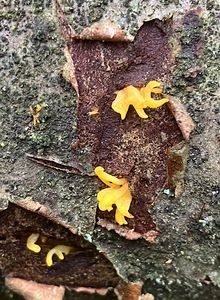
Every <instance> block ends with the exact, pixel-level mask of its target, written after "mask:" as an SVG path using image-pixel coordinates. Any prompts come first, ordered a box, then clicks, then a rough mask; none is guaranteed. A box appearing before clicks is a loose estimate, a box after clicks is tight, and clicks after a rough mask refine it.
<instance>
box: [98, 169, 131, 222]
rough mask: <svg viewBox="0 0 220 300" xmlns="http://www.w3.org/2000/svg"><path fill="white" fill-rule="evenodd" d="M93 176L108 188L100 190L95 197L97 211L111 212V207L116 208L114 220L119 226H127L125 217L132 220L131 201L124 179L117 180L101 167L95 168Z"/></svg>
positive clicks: (126, 182)
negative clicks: (97, 206)
mask: <svg viewBox="0 0 220 300" xmlns="http://www.w3.org/2000/svg"><path fill="white" fill-rule="evenodd" d="M95 174H96V175H97V176H98V177H99V179H100V180H101V181H102V182H104V183H105V184H106V185H107V186H109V188H106V189H103V190H101V191H100V192H99V193H98V195H97V200H98V205H99V209H100V210H102V211H105V210H107V211H111V210H112V209H113V207H112V205H113V204H115V206H116V213H115V220H116V222H117V223H118V224H119V225H123V224H127V221H126V220H125V217H127V218H133V216H132V215H131V214H130V213H129V211H128V210H129V208H130V204H131V200H132V196H131V192H130V190H129V187H128V181H127V179H125V178H121V179H118V178H117V177H115V176H112V175H109V174H108V173H106V172H105V171H104V169H103V168H102V167H97V168H95Z"/></svg>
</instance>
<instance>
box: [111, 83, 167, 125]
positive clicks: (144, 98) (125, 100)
mask: <svg viewBox="0 0 220 300" xmlns="http://www.w3.org/2000/svg"><path fill="white" fill-rule="evenodd" d="M152 93H154V94H161V93H162V89H161V88H160V83H159V82H157V81H150V82H149V83H148V84H147V85H146V86H145V87H142V88H137V87H134V86H132V85H129V86H127V87H125V88H123V89H122V90H120V91H118V92H117V96H116V98H115V100H114V101H113V102H112V109H113V110H114V111H115V112H117V113H119V114H120V115H121V119H122V120H124V119H125V117H126V115H127V112H128V109H129V106H130V105H133V107H134V109H135V110H136V112H137V114H138V115H139V117H141V118H143V119H146V118H148V116H147V114H146V113H145V111H144V109H145V108H147V107H150V108H158V107H160V106H162V105H163V104H165V103H166V102H168V101H169V99H168V98H162V99H161V100H156V99H154V98H153V97H152Z"/></svg>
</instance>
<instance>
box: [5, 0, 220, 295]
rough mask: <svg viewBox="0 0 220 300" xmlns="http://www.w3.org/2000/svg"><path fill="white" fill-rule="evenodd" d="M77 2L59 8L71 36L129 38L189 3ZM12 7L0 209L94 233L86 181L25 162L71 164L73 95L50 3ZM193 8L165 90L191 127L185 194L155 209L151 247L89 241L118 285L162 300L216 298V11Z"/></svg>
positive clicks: (108, 237) (219, 272)
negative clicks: (44, 214) (39, 214)
mask: <svg viewBox="0 0 220 300" xmlns="http://www.w3.org/2000/svg"><path fill="white" fill-rule="evenodd" d="M9 2H10V1H9ZM78 2H79V5H78V7H79V8H78V9H77V7H75V6H76V5H75V6H74V5H73V4H72V3H71V1H67V0H65V2H64V1H63V3H64V5H65V11H66V13H67V15H68V19H69V20H72V21H75V22H77V24H78V25H77V26H73V27H74V28H75V29H76V30H77V31H80V30H81V28H83V27H84V26H87V25H89V24H91V22H94V21H99V20H102V19H105V18H106V17H107V16H108V18H111V19H112V20H114V21H116V22H118V23H119V24H120V25H121V26H122V27H123V28H125V31H126V32H127V33H128V35H130V37H131V36H132V35H134V33H135V32H136V30H137V29H138V27H139V26H140V25H141V22H142V21H143V19H144V18H145V19H146V20H149V19H151V18H154V17H156V16H161V15H163V16H168V15H170V13H171V11H174V10H175V15H174V22H176V23H177V22H178V20H180V19H181V15H182V14H183V12H184V10H185V11H186V9H187V7H188V8H189V7H190V3H191V2H190V1H175V2H172V1H158V2H156V1H116V0H115V1H78ZM171 2H172V3H171ZM10 3H11V5H10V4H8V2H7V3H6V1H1V2H0V23H1V25H0V41H1V42H0V123H1V124H0V147H1V154H0V165H1V170H0V172H1V173H0V174H1V175H0V176H1V185H0V196H1V207H2V208H4V207H6V205H7V201H8V200H10V199H11V200H12V201H16V200H17V199H20V198H24V197H27V196H32V197H33V199H34V200H36V201H38V202H40V203H42V204H46V206H47V207H48V208H50V209H51V211H53V212H55V213H56V215H57V216H59V217H61V218H62V219H63V221H65V222H66V223H67V224H69V225H72V226H74V227H78V228H80V230H81V231H82V232H88V233H91V231H92V229H93V225H94V216H95V210H96V198H95V192H96V187H95V186H94V184H93V180H92V179H88V178H87V179H86V178H83V177H81V178H80V177H76V176H73V175H68V174H65V173H62V172H58V171H55V170H51V169H46V168H45V167H42V166H38V165H36V164H34V163H32V162H30V161H28V160H27V159H26V157H25V153H32V154H38V155H42V156H48V155H53V156H56V157H58V158H59V159H60V160H62V161H63V162H71V159H72V154H71V151H70V144H71V142H72V141H74V138H75V126H76V122H75V119H74V116H75V114H74V110H75V94H74V92H73V89H72V88H71V86H70V85H69V84H68V83H66V82H65V81H64V79H63V78H62V66H63V64H64V62H65V59H64V56H63V51H62V49H63V41H62V40H61V38H60V35H59V31H58V30H57V25H56V19H55V17H54V16H53V15H52V8H51V3H50V1H49V0H48V1H31V0H26V1H25V0H23V1H22V0H21V1H18V2H17V4H15V1H11V2H10ZM23 3H25V4H26V5H25V6H24V5H23ZM198 5H199V6H202V7H203V9H204V12H203V15H202V17H201V21H198V22H197V23H196V24H195V26H194V27H192V26H187V24H185V25H184V26H181V25H180V26H179V27H178V26H177V29H176V31H175V36H174V39H173V47H174V50H175V52H176V53H177V67H176V68H175V70H174V71H173V72H172V80H171V83H170V86H169V87H167V92H169V93H170V94H171V95H173V96H175V97H177V98H179V99H180V100H181V101H182V102H183V103H184V104H185V105H186V108H187V110H188V112H189V113H190V115H191V116H192V118H193V120H194V121H195V122H196V125H197V129H196V130H195V132H194V134H193V136H192V139H191V141H190V157H189V163H188V169H187V173H186V189H185V192H184V194H183V196H182V197H181V198H180V199H174V198H173V197H172V195H166V194H164V195H161V198H160V200H159V201H158V202H157V203H156V204H155V206H154V207H152V212H154V214H155V219H156V220H157V223H158V225H159V228H160V230H161V236H160V238H159V239H158V241H157V242H156V244H152V245H150V244H148V243H146V242H145V241H126V240H124V239H123V238H120V237H118V236H117V235H116V234H115V233H113V232H106V231H105V230H103V229H101V228H97V229H96V230H95V234H94V241H95V243H96V245H98V247H99V248H100V249H101V250H102V251H105V252H106V253H107V254H108V256H109V257H110V259H111V261H112V262H113V263H114V265H115V267H116V268H117V270H118V271H119V273H120V274H121V275H122V276H123V277H124V278H126V279H128V280H129V281H136V280H138V281H140V280H141V281H144V283H145V285H144V292H146V291H149V292H152V294H154V295H155V297H156V299H163V300H164V299H172V300H173V299H178V300H179V299H184V300H185V299H219V298H220V289H219V288H218V286H219V287H220V284H219V281H220V256H219V247H220V244H219V239H220V233H219V229H220V215H219V212H220V198H219V192H220V187H219V173H220V170H219V165H220V164H219V161H218V160H219V130H218V125H219V123H220V117H219V104H220V103H219V95H220V93H219V85H218V82H219V78H218V76H219V70H218V62H219V59H218V55H219V53H218V51H219V37H218V33H217V23H218V22H219V15H218V10H217V2H215V1H207V3H205V2H203V1H192V3H191V6H192V7H196V6H198ZM85 7H87V8H85ZM161 7H162V9H161ZM85 10H86V11H87V13H86V14H85V13H84V11H85ZM146 12H147V13H146ZM201 36H203V42H202V44H201V49H202V48H203V51H202V50H201V54H200V55H195V54H194V53H193V52H192V47H191V46H190V45H191V44H193V43H194V41H195V40H197V39H200V37H201ZM175 37H179V38H180V39H181V42H180V43H177V42H176V39H175ZM203 45H205V47H204V46H203ZM180 49H182V51H180ZM158 59H159V58H158ZM195 70H196V71H195ZM36 103H40V104H43V106H44V109H43V111H42V113H41V115H40V120H41V124H40V126H39V128H38V129H35V128H33V126H32V118H31V115H30V113H29V106H30V105H31V104H36ZM204 279H205V280H206V282H210V281H212V283H213V284H214V285H215V286H214V285H213V284H212V283H211V284H209V285H208V284H207V283H204Z"/></svg>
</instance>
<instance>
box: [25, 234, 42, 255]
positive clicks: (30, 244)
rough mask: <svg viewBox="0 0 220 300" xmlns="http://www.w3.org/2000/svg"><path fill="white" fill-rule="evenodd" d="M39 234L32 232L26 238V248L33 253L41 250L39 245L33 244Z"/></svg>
mask: <svg viewBox="0 0 220 300" xmlns="http://www.w3.org/2000/svg"><path fill="white" fill-rule="evenodd" d="M39 236H40V234H39V233H32V234H31V235H30V236H29V237H28V239H27V248H28V249H29V250H31V251H33V252H35V253H39V252H40V251H41V247H40V246H39V245H36V244H35V243H36V242H37V240H38V238H39Z"/></svg>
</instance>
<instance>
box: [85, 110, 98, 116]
mask: <svg viewBox="0 0 220 300" xmlns="http://www.w3.org/2000/svg"><path fill="white" fill-rule="evenodd" d="M98 113H99V111H98V109H94V110H92V111H89V112H88V115H89V116H94V115H97V114H98Z"/></svg>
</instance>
